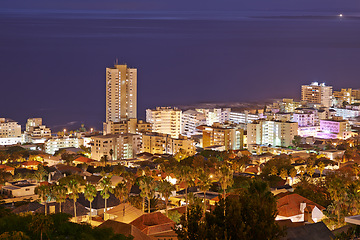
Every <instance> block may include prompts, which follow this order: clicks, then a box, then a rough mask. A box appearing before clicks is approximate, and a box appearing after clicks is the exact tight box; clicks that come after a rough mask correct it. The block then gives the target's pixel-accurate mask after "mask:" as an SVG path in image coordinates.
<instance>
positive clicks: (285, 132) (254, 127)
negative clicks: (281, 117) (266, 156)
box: [247, 120, 298, 147]
mask: <svg viewBox="0 0 360 240" xmlns="http://www.w3.org/2000/svg"><path fill="white" fill-rule="evenodd" d="M297 134H298V123H296V122H288V121H287V122H283V121H267V120H258V121H254V122H252V123H249V124H248V125H247V144H248V146H249V145H253V144H258V145H271V146H279V147H288V146H291V145H292V140H293V139H294V136H295V135H297Z"/></svg>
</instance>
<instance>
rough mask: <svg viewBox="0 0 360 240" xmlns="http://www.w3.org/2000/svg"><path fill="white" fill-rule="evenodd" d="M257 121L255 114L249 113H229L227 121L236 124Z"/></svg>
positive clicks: (257, 117)
mask: <svg viewBox="0 0 360 240" xmlns="http://www.w3.org/2000/svg"><path fill="white" fill-rule="evenodd" d="M257 119H259V116H258V115H256V114H250V113H249V111H244V112H230V114H229V121H230V122H233V123H237V124H240V123H241V124H247V123H251V122H252V121H255V120H257Z"/></svg>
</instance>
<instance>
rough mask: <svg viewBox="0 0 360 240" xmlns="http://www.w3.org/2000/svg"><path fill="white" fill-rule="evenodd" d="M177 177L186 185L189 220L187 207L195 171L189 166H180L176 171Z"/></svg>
mask: <svg viewBox="0 0 360 240" xmlns="http://www.w3.org/2000/svg"><path fill="white" fill-rule="evenodd" d="M175 173H176V175H177V176H176V177H177V178H178V179H179V183H184V185H185V220H187V209H188V192H187V190H188V188H189V187H190V186H192V185H194V171H193V169H192V168H191V167H189V166H180V167H179V168H178V169H177V171H175Z"/></svg>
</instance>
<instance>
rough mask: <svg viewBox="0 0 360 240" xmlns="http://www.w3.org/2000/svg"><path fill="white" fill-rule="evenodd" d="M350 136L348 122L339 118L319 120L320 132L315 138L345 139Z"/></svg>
mask: <svg viewBox="0 0 360 240" xmlns="http://www.w3.org/2000/svg"><path fill="white" fill-rule="evenodd" d="M350 136H351V132H350V126H349V123H348V121H346V120H343V119H342V118H341V117H335V118H334V119H327V120H320V132H318V133H317V135H316V137H318V138H325V139H335V138H338V139H347V138H349V137H350Z"/></svg>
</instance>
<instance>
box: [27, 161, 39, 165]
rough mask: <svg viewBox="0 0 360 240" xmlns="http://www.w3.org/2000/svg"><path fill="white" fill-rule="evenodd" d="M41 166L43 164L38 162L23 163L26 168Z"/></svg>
mask: <svg viewBox="0 0 360 240" xmlns="http://www.w3.org/2000/svg"><path fill="white" fill-rule="evenodd" d="M39 164H41V162H38V161H26V162H23V163H22V165H24V166H37V165H39Z"/></svg>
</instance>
